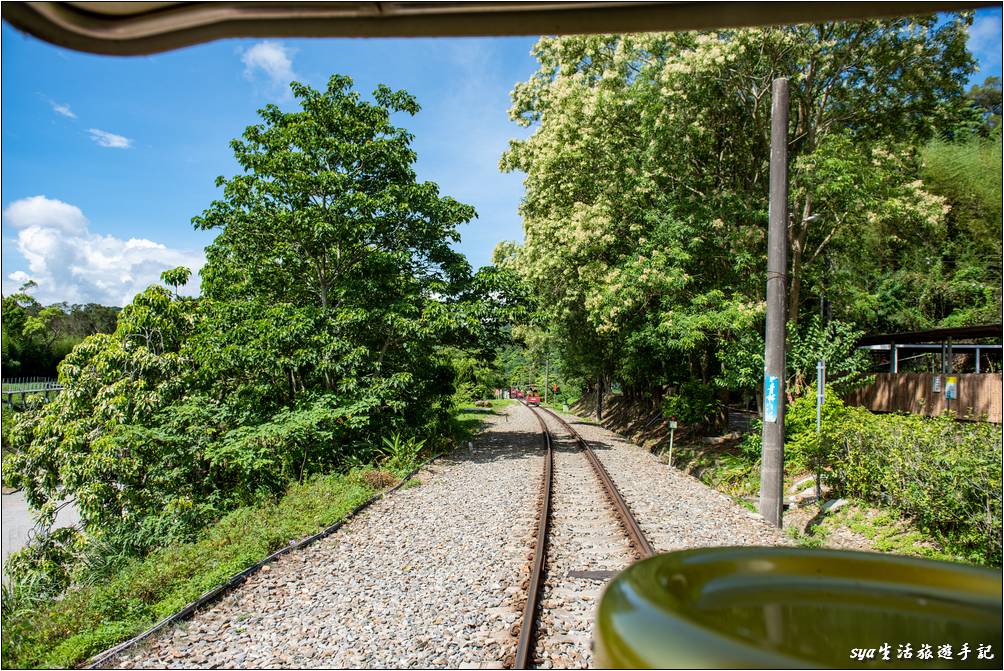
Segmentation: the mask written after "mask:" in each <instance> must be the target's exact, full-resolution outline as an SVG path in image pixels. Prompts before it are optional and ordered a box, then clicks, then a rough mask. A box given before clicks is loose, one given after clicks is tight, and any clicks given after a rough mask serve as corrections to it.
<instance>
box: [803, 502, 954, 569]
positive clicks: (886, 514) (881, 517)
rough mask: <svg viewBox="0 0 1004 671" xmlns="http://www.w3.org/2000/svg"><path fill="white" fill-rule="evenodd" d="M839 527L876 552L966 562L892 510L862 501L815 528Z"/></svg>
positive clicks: (838, 512)
mask: <svg viewBox="0 0 1004 671" xmlns="http://www.w3.org/2000/svg"><path fill="white" fill-rule="evenodd" d="M841 526H842V527H846V528H848V529H850V530H851V531H853V532H855V533H857V534H860V535H861V536H864V537H865V538H867V539H868V540H870V541H871V542H872V544H873V545H874V547H875V549H876V550H878V551H879V552H891V553H893V554H900V555H908V556H911V557H923V558H926V559H940V560H942V561H954V562H968V561H969V560H967V559H966V558H964V557H960V556H956V555H953V554H951V553H949V552H945V551H944V550H943V549H941V548H940V547H938V546H937V545H936V544H935V542H934V541H933V540H932V539H931V536H930V535H929V534H925V533H924V532H923V531H920V530H919V529H917V528H916V527H914V526H913V525H912V524H911V523H910V522H909V521H908V520H906V519H903V518H902V517H900V516H899V515H898V514H897V513H896V511H894V510H890V509H874V508H868V507H867V506H866V505H865V504H864V503H863V502H857V501H855V502H854V505H851V506H847V507H846V508H843V509H841V510H839V511H837V512H836V513H834V514H832V515H828V516H827V517H826V519H824V520H823V522H822V523H820V524H819V525H818V526H817V527H816V529H817V530H819V531H820V532H823V533H826V532H828V531H829V530H831V529H834V528H837V527H841Z"/></svg>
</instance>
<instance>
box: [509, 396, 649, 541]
mask: <svg viewBox="0 0 1004 671" xmlns="http://www.w3.org/2000/svg"><path fill="white" fill-rule="evenodd" d="M527 407H529V406H527ZM540 409H541V410H543V411H544V412H546V413H547V414H549V415H550V416H551V417H554V419H556V420H557V421H558V423H559V424H560V425H561V427H562V428H563V429H565V430H566V431H568V432H569V433H570V434H572V437H573V438H575V442H577V443H578V444H579V447H580V448H582V451H583V453H584V454H585V455H586V458H587V459H588V460H589V464H590V465H591V466H592V467H593V472H594V473H596V477H597V478H599V480H600V483H601V484H602V485H603V489H604V491H605V492H606V495H607V498H608V499H609V500H610V502H611V503H612V504H613V506H614V510H615V511H616V513H617V517H618V518H619V519H620V521H621V524H622V525H623V526H624V530H625V531H626V532H627V535H628V537H629V538H630V539H631V544H632V545H633V546H634V548H635V551H636V552H637V553H638V555H639V556H640V558H641V559H646V558H648V557H651V556H653V555H654V554H655V548H653V547H652V544H651V543H650V542H649V541H648V538H646V537H645V532H644V531H642V529H641V526H640V525H639V524H638V520H637V519H635V516H634V514H633V513H632V512H631V508H630V507H629V506H628V504H627V501H625V500H624V497H623V496H621V493H620V490H619V489H617V485H616V484H615V483H614V481H613V479H612V478H611V477H610V473H608V472H607V469H606V468H604V466H603V462H601V461H600V459H599V457H597V456H596V453H594V452H593V449H592V448H591V447H589V444H588V443H586V441H585V440H583V438H582V436H580V435H579V432H578V431H576V430H575V429H573V428H572V426H571V425H570V424H569V423H568V422H566V421H565V419H564V418H563V417H561V416H560V415H558V414H557V413H555V412H553V411H552V410H550V409H549V408H540Z"/></svg>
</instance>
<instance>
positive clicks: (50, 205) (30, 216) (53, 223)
mask: <svg viewBox="0 0 1004 671" xmlns="http://www.w3.org/2000/svg"><path fill="white" fill-rule="evenodd" d="M3 221H4V224H6V225H8V226H13V227H14V228H19V229H27V228H48V229H56V230H58V231H61V232H63V233H68V234H70V235H81V234H83V233H85V232H86V231H87V217H85V216H84V213H83V212H81V211H80V208H79V207H77V206H76V205H70V204H69V203H64V202H63V201H61V200H56V199H55V198H46V197H45V196H32V197H31V198H22V199H21V200H16V201H14V202H13V203H11V204H10V205H8V206H7V209H5V210H4V211H3Z"/></svg>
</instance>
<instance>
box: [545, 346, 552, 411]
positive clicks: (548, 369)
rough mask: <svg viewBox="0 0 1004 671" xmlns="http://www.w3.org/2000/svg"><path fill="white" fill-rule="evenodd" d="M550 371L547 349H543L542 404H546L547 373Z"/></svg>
mask: <svg viewBox="0 0 1004 671" xmlns="http://www.w3.org/2000/svg"><path fill="white" fill-rule="evenodd" d="M550 372H551V360H550V359H549V358H548V356H547V350H544V404H545V405H547V386H548V379H549V378H548V374H549V373H550Z"/></svg>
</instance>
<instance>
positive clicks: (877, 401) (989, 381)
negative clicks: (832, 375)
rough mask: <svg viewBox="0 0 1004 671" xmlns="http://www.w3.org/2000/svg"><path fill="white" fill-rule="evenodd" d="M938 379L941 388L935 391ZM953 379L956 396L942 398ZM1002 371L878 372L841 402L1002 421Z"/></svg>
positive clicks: (885, 409)
mask: <svg viewBox="0 0 1004 671" xmlns="http://www.w3.org/2000/svg"><path fill="white" fill-rule="evenodd" d="M939 377H940V378H941V379H940V389H939V390H938V391H935V387H936V386H937V381H936V379H935V378H939ZM953 377H954V378H955V380H956V392H957V395H956V398H954V399H948V398H945V389H946V386H947V384H948V381H949V378H953ZM1002 384H1004V377H1002V375H1001V373H984V374H980V375H977V374H975V373H951V374H932V373H878V374H876V375H875V381H874V382H873V383H871V384H869V385H867V386H865V387H862V388H861V389H857V390H855V391H853V392H851V393H850V394H849V395H848V396H847V398H845V399H844V401H845V402H846V403H847V404H848V405H859V406H862V407H865V408H868V409H869V410H871V411H872V412H910V413H913V414H916V415H927V416H928V417H933V416H937V415H940V414H942V413H943V412H945V411H946V410H951V411H953V412H954V413H955V414H956V416H957V417H960V418H964V419H976V420H980V419H983V420H985V421H989V422H993V423H995V424H1000V423H1001V396H1002V390H1001V388H1002Z"/></svg>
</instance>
